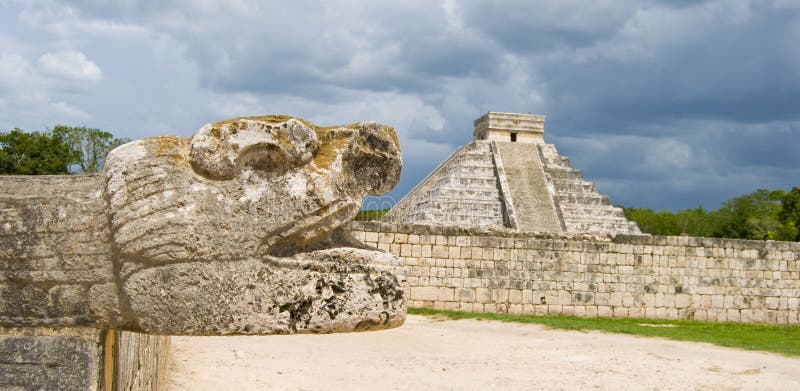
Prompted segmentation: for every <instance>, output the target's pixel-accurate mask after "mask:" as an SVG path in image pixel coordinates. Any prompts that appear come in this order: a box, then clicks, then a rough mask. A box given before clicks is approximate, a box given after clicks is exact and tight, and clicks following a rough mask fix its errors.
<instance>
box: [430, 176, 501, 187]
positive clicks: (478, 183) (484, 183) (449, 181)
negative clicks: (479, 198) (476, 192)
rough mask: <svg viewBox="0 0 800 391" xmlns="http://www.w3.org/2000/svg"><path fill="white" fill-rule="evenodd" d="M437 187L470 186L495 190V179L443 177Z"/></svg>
mask: <svg viewBox="0 0 800 391" xmlns="http://www.w3.org/2000/svg"><path fill="white" fill-rule="evenodd" d="M439 185H451V186H470V187H477V188H487V189H496V188H497V179H495V177H494V176H492V177H491V178H475V177H444V178H442V179H440V180H439V181H438V182H437V186H439Z"/></svg>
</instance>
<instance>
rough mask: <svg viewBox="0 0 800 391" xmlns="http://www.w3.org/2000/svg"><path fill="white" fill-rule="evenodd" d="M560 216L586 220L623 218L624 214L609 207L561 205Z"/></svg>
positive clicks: (618, 209)
mask: <svg viewBox="0 0 800 391" xmlns="http://www.w3.org/2000/svg"><path fill="white" fill-rule="evenodd" d="M561 214H562V215H563V216H564V218H567V216H575V218H583V217H584V216H585V218H587V219H592V218H603V217H613V218H621V219H624V218H625V213H624V212H623V211H622V209H620V208H616V207H613V206H610V205H576V204H567V205H561Z"/></svg>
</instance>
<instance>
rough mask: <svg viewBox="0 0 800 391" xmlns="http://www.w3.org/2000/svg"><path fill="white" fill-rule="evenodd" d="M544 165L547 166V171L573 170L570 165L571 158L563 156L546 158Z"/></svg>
mask: <svg viewBox="0 0 800 391" xmlns="http://www.w3.org/2000/svg"><path fill="white" fill-rule="evenodd" d="M544 164H545V169H549V168H551V167H563V168H571V166H570V163H569V158H567V157H564V156H561V155H558V156H555V157H545V158H544Z"/></svg>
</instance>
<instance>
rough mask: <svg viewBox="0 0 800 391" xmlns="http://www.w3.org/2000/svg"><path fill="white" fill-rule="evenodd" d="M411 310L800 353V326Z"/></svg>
mask: <svg viewBox="0 0 800 391" xmlns="http://www.w3.org/2000/svg"><path fill="white" fill-rule="evenodd" d="M408 313H409V314H414V315H437V316H445V317H448V318H451V319H485V320H497V321H501V322H516V323H536V324H541V325H545V326H548V327H550V328H554V329H564V330H597V331H605V332H608V333H620V334H631V335H639V336H643V337H658V338H667V339H673V340H678V341H692V342H706V343H710V344H714V345H719V346H725V347H731V348H739V349H746V350H760V351H765V352H772V353H779V354H783V355H786V356H800V326H783V325H780V326H778V325H759V324H745V323H713V322H699V321H694V320H654V319H636V318H623V319H611V318H578V317H574V316H538V315H507V314H477V313H472V312H458V311H443V310H432V309H428V308H409V309H408Z"/></svg>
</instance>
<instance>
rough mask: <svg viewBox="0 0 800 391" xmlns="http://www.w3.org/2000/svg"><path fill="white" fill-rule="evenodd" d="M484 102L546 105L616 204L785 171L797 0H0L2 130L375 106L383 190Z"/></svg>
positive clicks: (710, 190)
mask: <svg viewBox="0 0 800 391" xmlns="http://www.w3.org/2000/svg"><path fill="white" fill-rule="evenodd" d="M490 110H491V111H510V112H523V113H528V112H530V113H534V114H544V115H546V116H547V123H546V132H545V139H546V140H547V141H548V142H550V143H554V144H556V146H557V147H558V149H559V152H561V154H564V155H568V156H569V157H570V160H571V162H572V164H573V166H575V167H578V168H581V169H583V171H584V175H585V177H586V178H587V179H588V180H592V181H594V182H595V183H596V184H597V185H598V187H599V189H600V191H601V192H603V193H606V194H609V195H610V196H611V199H612V201H613V202H614V203H616V204H622V205H626V206H638V207H650V208H655V209H671V210H675V209H679V208H690V207H696V206H698V205H702V206H704V207H706V208H711V209H715V208H717V207H719V204H720V202H722V201H724V200H726V199H728V198H731V197H733V196H737V195H741V194H744V193H749V192H751V191H753V190H755V189H757V188H770V189H777V188H784V189H787V188H790V187H791V186H793V185H800V1H795V0H782V1H781V0H775V1H770V0H760V1H705V2H703V1H655V0H653V1H622V0H608V1H605V0H597V1H583V0H577V1H572V0H552V1H463V2H461V1H443V2H439V1H431V0H420V1H417V0H404V1H402V2H399V1H398V2H369V1H303V0H296V1H292V2H289V1H281V2H278V1H275V2H267V1H248V0H232V1H227V2H218V1H204V0H179V1H174V2H168V1H136V0H118V1H112V0H86V1H58V0H49V1H48V0H44V1H38V0H29V1H19V2H18V1H7V0H0V130H10V129H12V128H14V127H19V128H22V129H27V130H41V129H45V128H47V127H51V126H53V125H55V124H59V123H61V124H67V125H86V126H89V127H99V128H103V129H106V130H110V131H112V132H113V133H114V134H115V135H117V136H122V137H130V138H140V137H146V136H153V135H160V134H178V135H181V136H189V135H191V134H192V133H193V132H194V131H195V130H196V129H198V128H199V127H200V126H202V125H203V124H205V123H207V122H213V121H216V120H220V119H224V118H229V117H234V116H244V115H258V114H267V113H285V114H292V115H296V116H299V117H303V118H306V119H308V120H311V121H313V122H316V123H318V124H321V125H332V124H340V123H352V122H357V121H361V120H375V121H379V122H383V123H387V124H390V125H393V126H395V128H396V130H397V132H398V135H399V136H400V140H401V144H402V147H403V155H404V156H403V157H404V169H403V177H402V180H401V182H400V185H398V187H397V188H396V189H395V190H394V191H393V192H392V193H390V194H391V195H392V196H394V197H401V196H402V195H403V194H405V193H406V192H407V191H408V190H410V189H411V188H412V187H413V186H414V185H415V184H416V183H417V182H418V181H419V180H420V179H421V178H422V177H424V176H425V175H427V173H428V172H429V171H430V170H432V169H433V168H434V167H435V166H436V165H437V164H438V163H439V162H441V161H442V160H444V159H445V158H446V157H447V156H448V155H449V154H450V153H451V152H452V151H453V150H455V148H457V147H458V146H459V145H461V144H464V143H466V142H468V141H469V140H470V139H471V137H472V121H473V120H474V119H475V118H477V117H479V116H481V115H482V114H484V113H485V112H487V111H490Z"/></svg>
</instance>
